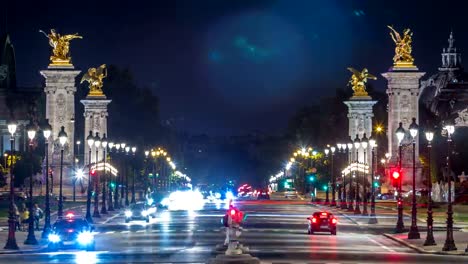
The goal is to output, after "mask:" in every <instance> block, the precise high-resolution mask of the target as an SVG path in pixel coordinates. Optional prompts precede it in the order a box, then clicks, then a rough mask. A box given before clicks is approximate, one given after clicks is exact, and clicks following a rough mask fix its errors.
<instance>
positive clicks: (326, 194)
mask: <svg viewBox="0 0 468 264" xmlns="http://www.w3.org/2000/svg"><path fill="white" fill-rule="evenodd" d="M328 153H330V150H329V149H325V156H326V157H327V158H328ZM325 196H326V198H325V205H328V204H329V203H330V200H329V199H328V183H327V187H326V189H325Z"/></svg>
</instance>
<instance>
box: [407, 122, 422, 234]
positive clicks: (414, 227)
mask: <svg viewBox="0 0 468 264" xmlns="http://www.w3.org/2000/svg"><path fill="white" fill-rule="evenodd" d="M418 130H419V126H418V125H417V124H416V118H413V122H412V123H411V125H410V126H409V131H410V134H411V137H412V138H413V193H412V203H411V227H410V231H409V233H408V239H419V238H421V236H420V234H419V230H418V224H417V223H416V221H417V218H416V217H417V208H416V136H417V135H418Z"/></svg>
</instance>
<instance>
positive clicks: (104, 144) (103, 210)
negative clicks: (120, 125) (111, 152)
mask: <svg viewBox="0 0 468 264" xmlns="http://www.w3.org/2000/svg"><path fill="white" fill-rule="evenodd" d="M107 144H108V141H107V137H106V133H104V134H103V135H102V142H101V145H102V150H103V152H104V153H103V160H104V174H103V177H102V178H103V180H102V206H101V214H107V208H106V207H107V206H106V192H107V190H106V186H107V173H106V159H107V156H106V155H107Z"/></svg>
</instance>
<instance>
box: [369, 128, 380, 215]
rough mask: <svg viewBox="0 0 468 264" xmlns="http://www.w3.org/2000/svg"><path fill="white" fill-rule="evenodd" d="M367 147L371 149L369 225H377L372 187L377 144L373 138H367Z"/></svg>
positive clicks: (373, 189)
mask: <svg viewBox="0 0 468 264" xmlns="http://www.w3.org/2000/svg"><path fill="white" fill-rule="evenodd" d="M369 146H370V148H371V166H372V167H371V192H372V193H371V213H370V218H369V222H368V223H369V224H377V222H378V221H377V217H375V185H374V180H375V179H374V172H375V167H374V166H375V162H374V160H375V159H374V157H375V155H374V149H375V147H377V142H376V141H375V139H374V138H372V137H371V138H369Z"/></svg>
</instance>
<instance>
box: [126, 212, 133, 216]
mask: <svg viewBox="0 0 468 264" xmlns="http://www.w3.org/2000/svg"><path fill="white" fill-rule="evenodd" d="M132 215H133V214H132V211H125V216H126V217H132Z"/></svg>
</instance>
